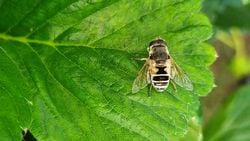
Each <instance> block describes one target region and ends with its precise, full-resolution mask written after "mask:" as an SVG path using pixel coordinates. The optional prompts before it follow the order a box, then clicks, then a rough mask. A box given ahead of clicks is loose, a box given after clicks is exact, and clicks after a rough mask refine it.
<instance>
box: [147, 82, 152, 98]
mask: <svg viewBox="0 0 250 141" xmlns="http://www.w3.org/2000/svg"><path fill="white" fill-rule="evenodd" d="M151 95H152V84H149V85H148V96H151Z"/></svg>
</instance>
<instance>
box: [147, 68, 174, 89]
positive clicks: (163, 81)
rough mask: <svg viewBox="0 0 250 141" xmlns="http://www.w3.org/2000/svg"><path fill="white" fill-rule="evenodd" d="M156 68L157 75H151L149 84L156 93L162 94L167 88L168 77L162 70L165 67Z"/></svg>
mask: <svg viewBox="0 0 250 141" xmlns="http://www.w3.org/2000/svg"><path fill="white" fill-rule="evenodd" d="M157 68H158V71H157V73H156V74H154V75H151V82H152V85H153V87H154V88H155V89H156V90H157V91H158V92H162V91H164V90H165V89H166V88H167V87H168V84H169V79H170V76H169V74H167V72H166V71H165V70H164V69H165V67H157Z"/></svg>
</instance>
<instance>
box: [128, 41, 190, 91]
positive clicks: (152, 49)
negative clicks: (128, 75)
mask: <svg viewBox="0 0 250 141" xmlns="http://www.w3.org/2000/svg"><path fill="white" fill-rule="evenodd" d="M148 52H149V57H148V58H147V59H146V62H145V64H144V65H143V68H142V69H141V70H140V72H139V74H138V76H137V78H136V79H135V80H134V83H133V86H132V93H136V92H138V91H139V90H140V89H142V88H144V87H146V86H149V95H150V94H151V87H152V86H153V87H154V88H155V89H156V91H158V92H163V91H164V90H166V88H167V87H168V86H169V83H170V82H172V81H171V80H173V81H174V82H173V85H174V83H176V84H178V85H179V86H181V87H184V88H186V89H187V90H193V85H192V82H191V81H190V79H189V78H188V77H187V75H186V74H185V73H184V72H183V71H182V69H181V68H180V67H178V65H177V64H176V63H175V62H174V60H173V58H172V57H171V56H170V54H169V51H168V48H167V45H166V42H165V41H164V40H163V39H161V38H157V39H155V40H153V41H151V42H150V44H149V47H148ZM174 86H175V85H174Z"/></svg>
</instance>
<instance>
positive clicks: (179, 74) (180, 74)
mask: <svg viewBox="0 0 250 141" xmlns="http://www.w3.org/2000/svg"><path fill="white" fill-rule="evenodd" d="M170 59H171V64H172V69H171V77H172V79H173V80H174V82H175V83H176V84H178V85H179V86H181V87H183V88H185V89H186V90H189V91H192V90H193V84H192V81H191V80H190V79H189V78H188V76H187V75H186V74H185V72H184V71H183V70H182V69H181V68H180V67H179V66H178V65H177V64H176V63H175V61H174V59H173V58H172V57H170Z"/></svg>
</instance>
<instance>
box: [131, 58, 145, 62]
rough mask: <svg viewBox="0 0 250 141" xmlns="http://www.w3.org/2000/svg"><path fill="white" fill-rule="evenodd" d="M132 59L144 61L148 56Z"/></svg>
mask: <svg viewBox="0 0 250 141" xmlns="http://www.w3.org/2000/svg"><path fill="white" fill-rule="evenodd" d="M134 59H135V60H139V61H146V60H147V59H148V58H134Z"/></svg>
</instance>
